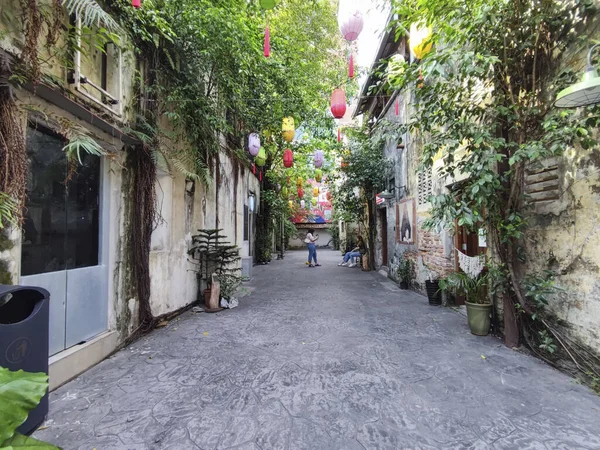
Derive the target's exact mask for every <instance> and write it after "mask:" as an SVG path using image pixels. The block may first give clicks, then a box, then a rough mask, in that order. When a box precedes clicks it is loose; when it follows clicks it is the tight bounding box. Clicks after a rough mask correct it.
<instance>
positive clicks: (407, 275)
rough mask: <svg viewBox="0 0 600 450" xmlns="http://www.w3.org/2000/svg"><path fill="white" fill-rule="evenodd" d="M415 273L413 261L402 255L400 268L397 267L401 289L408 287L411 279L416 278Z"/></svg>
mask: <svg viewBox="0 0 600 450" xmlns="http://www.w3.org/2000/svg"><path fill="white" fill-rule="evenodd" d="M413 273H414V272H413V264H412V261H411V260H410V259H408V258H406V257H404V256H401V257H400V262H399V263H398V269H396V275H397V276H398V281H399V285H400V288H401V289H408V286H409V283H410V280H412V279H413V278H414V277H413Z"/></svg>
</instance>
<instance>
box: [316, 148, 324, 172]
mask: <svg viewBox="0 0 600 450" xmlns="http://www.w3.org/2000/svg"><path fill="white" fill-rule="evenodd" d="M324 161H325V157H324V156H323V152H322V151H321V150H316V151H315V158H314V162H315V168H316V169H318V168H320V167H323V162H324Z"/></svg>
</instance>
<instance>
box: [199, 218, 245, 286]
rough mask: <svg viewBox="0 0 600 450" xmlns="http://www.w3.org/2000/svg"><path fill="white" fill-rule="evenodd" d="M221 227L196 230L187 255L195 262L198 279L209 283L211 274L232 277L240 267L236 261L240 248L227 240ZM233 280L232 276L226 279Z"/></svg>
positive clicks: (238, 258) (238, 259) (237, 260)
mask: <svg viewBox="0 0 600 450" xmlns="http://www.w3.org/2000/svg"><path fill="white" fill-rule="evenodd" d="M221 231H223V230H221V229H208V230H198V234H195V235H194V236H192V244H191V246H190V249H189V250H188V255H189V256H190V258H191V259H192V261H194V262H195V263H196V264H197V267H198V271H197V276H198V280H199V281H203V282H205V283H206V284H207V285H210V279H211V276H212V275H213V274H216V275H217V276H218V277H223V278H225V277H234V275H236V274H238V273H239V271H240V269H239V267H237V263H238V262H239V261H240V259H241V258H240V249H239V247H238V246H237V245H233V244H231V243H230V242H229V241H227V237H226V236H224V235H222V234H221ZM230 280H231V281H233V278H231V279H228V281H230Z"/></svg>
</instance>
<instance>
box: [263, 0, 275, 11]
mask: <svg viewBox="0 0 600 450" xmlns="http://www.w3.org/2000/svg"><path fill="white" fill-rule="evenodd" d="M276 3H277V2H276V1H275V0H260V7H261V8H262V9H273V8H275V5H276Z"/></svg>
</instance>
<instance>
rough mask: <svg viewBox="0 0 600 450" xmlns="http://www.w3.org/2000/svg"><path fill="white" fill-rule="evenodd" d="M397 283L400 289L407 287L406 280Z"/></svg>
mask: <svg viewBox="0 0 600 450" xmlns="http://www.w3.org/2000/svg"><path fill="white" fill-rule="evenodd" d="M399 285H400V289H408V281H401V282H400V283H399Z"/></svg>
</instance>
